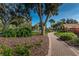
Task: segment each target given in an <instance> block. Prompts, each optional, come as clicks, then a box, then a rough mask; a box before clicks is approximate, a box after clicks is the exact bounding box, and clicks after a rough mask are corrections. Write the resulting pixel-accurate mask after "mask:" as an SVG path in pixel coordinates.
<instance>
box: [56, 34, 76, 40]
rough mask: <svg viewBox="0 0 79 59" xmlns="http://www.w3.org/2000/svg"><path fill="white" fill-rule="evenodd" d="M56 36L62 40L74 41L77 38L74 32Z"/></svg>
mask: <svg viewBox="0 0 79 59" xmlns="http://www.w3.org/2000/svg"><path fill="white" fill-rule="evenodd" d="M55 34H56V35H57V36H58V37H60V39H62V40H72V39H73V38H75V37H77V35H76V34H74V33H72V32H57V33H55Z"/></svg>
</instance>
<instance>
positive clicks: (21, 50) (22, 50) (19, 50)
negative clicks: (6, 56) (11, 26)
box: [15, 45, 31, 56]
mask: <svg viewBox="0 0 79 59" xmlns="http://www.w3.org/2000/svg"><path fill="white" fill-rule="evenodd" d="M15 53H16V55H18V56H25V55H26V56H29V55H30V53H31V51H30V50H29V48H28V47H27V46H25V45H17V46H16V48H15Z"/></svg>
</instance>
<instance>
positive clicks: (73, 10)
mask: <svg viewBox="0 0 79 59" xmlns="http://www.w3.org/2000/svg"><path fill="white" fill-rule="evenodd" d="M32 16H33V17H32V25H35V24H36V23H39V17H38V16H37V14H35V13H32ZM43 18H45V17H43ZM62 18H65V19H67V18H73V19H76V20H77V21H79V3H78V4H77V3H69V4H68V3H65V4H62V5H61V6H60V7H59V11H58V15H57V16H52V17H51V18H50V19H54V20H55V21H59V20H60V19H62ZM47 27H50V23H49V22H47Z"/></svg>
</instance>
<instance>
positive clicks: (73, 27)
mask: <svg viewBox="0 0 79 59" xmlns="http://www.w3.org/2000/svg"><path fill="white" fill-rule="evenodd" d="M63 27H64V31H72V32H74V33H79V24H63Z"/></svg>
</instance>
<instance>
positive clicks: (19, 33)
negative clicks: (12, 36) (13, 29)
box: [17, 28, 32, 37]
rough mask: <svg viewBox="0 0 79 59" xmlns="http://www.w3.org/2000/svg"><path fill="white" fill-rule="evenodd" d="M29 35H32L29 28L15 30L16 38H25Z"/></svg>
mask: <svg viewBox="0 0 79 59" xmlns="http://www.w3.org/2000/svg"><path fill="white" fill-rule="evenodd" d="M31 35H32V33H31V29H30V28H19V29H18V30H17V37H26V36H31Z"/></svg>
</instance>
